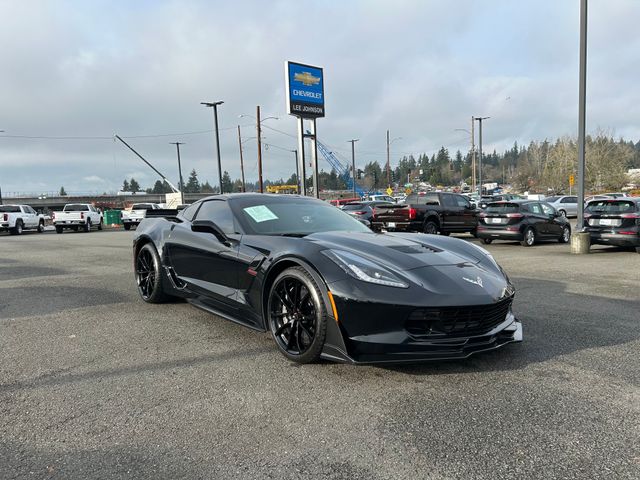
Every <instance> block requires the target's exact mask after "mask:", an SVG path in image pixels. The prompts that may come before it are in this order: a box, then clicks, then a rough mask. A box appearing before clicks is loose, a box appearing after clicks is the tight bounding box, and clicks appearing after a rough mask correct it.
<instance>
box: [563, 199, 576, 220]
mask: <svg viewBox="0 0 640 480" xmlns="http://www.w3.org/2000/svg"><path fill="white" fill-rule="evenodd" d="M560 208H562V209H563V210H564V211H565V212H567V216H572V217H575V216H577V215H578V197H564V198H563V199H562V200H560Z"/></svg>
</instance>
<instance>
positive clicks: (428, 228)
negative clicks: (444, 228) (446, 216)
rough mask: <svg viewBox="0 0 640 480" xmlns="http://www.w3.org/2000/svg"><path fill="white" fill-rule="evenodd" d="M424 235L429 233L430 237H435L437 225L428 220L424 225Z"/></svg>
mask: <svg viewBox="0 0 640 480" xmlns="http://www.w3.org/2000/svg"><path fill="white" fill-rule="evenodd" d="M423 231H424V233H429V234H431V235H437V234H438V224H437V223H436V222H434V221H432V220H429V221H428V222H427V223H425V224H424V230H423Z"/></svg>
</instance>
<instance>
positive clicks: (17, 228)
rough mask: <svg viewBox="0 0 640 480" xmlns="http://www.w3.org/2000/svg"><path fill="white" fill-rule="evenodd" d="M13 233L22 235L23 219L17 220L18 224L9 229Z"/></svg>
mask: <svg viewBox="0 0 640 480" xmlns="http://www.w3.org/2000/svg"><path fill="white" fill-rule="evenodd" d="M9 233H10V234H11V235H22V220H16V226H15V227H13V228H12V229H11V230H9Z"/></svg>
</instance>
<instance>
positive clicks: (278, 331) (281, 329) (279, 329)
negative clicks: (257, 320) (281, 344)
mask: <svg viewBox="0 0 640 480" xmlns="http://www.w3.org/2000/svg"><path fill="white" fill-rule="evenodd" d="M287 327H291V324H290V323H288V322H287V323H283V324H282V325H280V327H279V328H278V329H277V330H276V334H275V335H276V337H279V336H280V335H282V334H283V333H284V331H285V330H286V329H287Z"/></svg>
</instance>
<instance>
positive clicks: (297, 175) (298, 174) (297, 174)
mask: <svg viewBox="0 0 640 480" xmlns="http://www.w3.org/2000/svg"><path fill="white" fill-rule="evenodd" d="M291 152H293V153H295V155H296V180H297V182H298V193H300V168H299V167H298V150H297V149H296V150H291Z"/></svg>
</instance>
